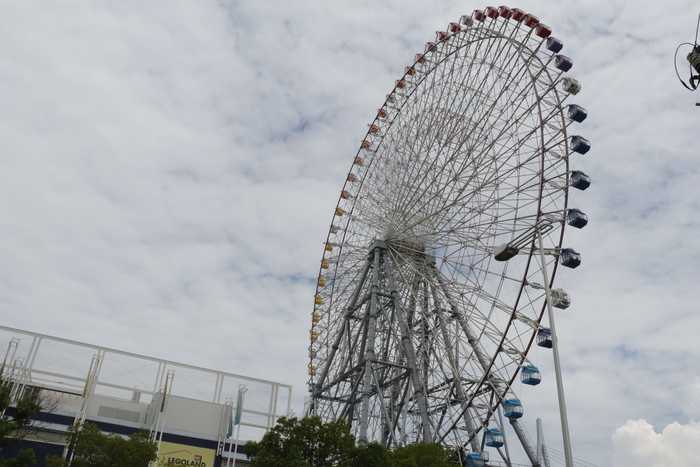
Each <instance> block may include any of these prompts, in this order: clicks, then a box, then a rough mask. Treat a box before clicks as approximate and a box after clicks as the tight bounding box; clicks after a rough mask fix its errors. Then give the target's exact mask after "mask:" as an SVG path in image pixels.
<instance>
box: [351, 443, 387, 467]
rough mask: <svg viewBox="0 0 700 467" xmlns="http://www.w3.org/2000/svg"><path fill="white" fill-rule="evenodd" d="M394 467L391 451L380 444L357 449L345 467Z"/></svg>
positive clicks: (371, 444)
mask: <svg viewBox="0 0 700 467" xmlns="http://www.w3.org/2000/svg"><path fill="white" fill-rule="evenodd" d="M345 466H347V467H393V464H392V463H391V451H389V450H388V449H387V448H385V447H384V446H382V445H381V444H378V443H370V444H368V445H367V446H364V447H363V446H358V447H356V448H355V449H354V450H353V451H352V454H351V458H350V459H349V460H348V461H347V462H346V463H345V464H343V467H345Z"/></svg>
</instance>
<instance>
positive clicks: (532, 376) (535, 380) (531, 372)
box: [520, 363, 542, 386]
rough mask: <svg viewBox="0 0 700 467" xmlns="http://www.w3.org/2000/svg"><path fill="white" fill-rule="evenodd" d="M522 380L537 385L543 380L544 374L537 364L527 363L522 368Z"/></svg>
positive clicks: (524, 382)
mask: <svg viewBox="0 0 700 467" xmlns="http://www.w3.org/2000/svg"><path fill="white" fill-rule="evenodd" d="M520 381H521V382H522V383H523V384H529V385H530V386H537V385H538V384H540V382H541V381H542V374H541V373H540V370H539V369H538V368H537V367H536V366H535V365H533V364H532V363H527V364H525V365H523V366H522V367H521V368H520Z"/></svg>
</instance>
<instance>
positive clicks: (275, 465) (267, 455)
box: [246, 417, 355, 467]
mask: <svg viewBox="0 0 700 467" xmlns="http://www.w3.org/2000/svg"><path fill="white" fill-rule="evenodd" d="M354 449H355V440H354V438H353V436H352V435H351V434H350V428H349V427H348V425H347V424H346V423H345V422H344V421H336V422H330V423H323V422H322V421H321V419H320V418H318V417H305V418H302V419H298V418H280V419H279V421H278V422H277V424H276V425H275V426H274V428H272V429H271V430H270V431H268V432H267V433H266V434H265V436H263V439H262V440H261V441H260V442H259V443H248V444H247V445H246V450H247V452H249V453H251V454H253V455H254V459H253V463H252V465H253V466H255V467H279V466H282V465H284V466H286V467H331V466H336V465H340V464H341V463H345V462H347V461H348V460H349V459H351V457H352V454H353V451H354Z"/></svg>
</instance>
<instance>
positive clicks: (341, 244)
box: [316, 31, 569, 438]
mask: <svg viewBox="0 0 700 467" xmlns="http://www.w3.org/2000/svg"><path fill="white" fill-rule="evenodd" d="M462 32H465V31H462ZM495 38H498V39H502V37H498V36H496V35H494V36H491V37H487V38H480V39H478V40H480V41H486V40H491V39H495ZM462 47H464V45H462ZM460 48H461V47H460ZM457 50H459V48H456V49H455V51H453V52H452V53H450V54H447V55H445V56H444V57H442V58H441V60H440V62H438V64H436V65H435V66H434V67H433V69H432V70H431V72H429V73H425V74H424V76H423V78H422V80H421V81H420V82H418V83H416V84H415V85H414V86H413V87H412V89H411V92H410V94H408V95H407V96H405V98H404V100H403V102H402V106H401V108H400V109H399V110H398V111H397V112H396V113H395V114H394V115H393V116H392V118H391V121H389V122H386V121H385V122H383V123H384V125H385V126H386V128H387V129H390V128H391V127H392V125H393V124H394V122H395V120H396V119H397V118H398V117H399V115H400V114H401V111H402V110H403V107H404V106H406V105H407V103H408V102H409V99H410V96H411V95H412V94H413V93H415V92H416V91H417V90H418V89H419V87H420V85H421V84H422V83H423V81H425V80H426V79H427V77H428V76H429V75H430V74H431V73H432V72H433V71H434V70H435V69H437V67H438V66H439V64H441V63H443V62H445V61H446V60H448V58H449V57H450V55H452V54H454V53H456V52H457ZM423 55H425V54H423ZM533 55H534V53H533ZM417 64H418V59H416V61H414V62H413V65H411V66H410V67H415V66H416V65H417ZM410 67H409V68H410ZM543 68H544V69H545V70H546V72H547V73H549V70H548V69H547V68H546V67H543ZM407 76H408V75H407V72H406V73H404V75H403V76H402V78H401V80H403V79H406V77H407ZM557 80H558V78H557V79H555V80H551V82H552V84H556V83H557ZM397 89H398V88H397V85H395V86H394V88H393V89H392V91H391V93H390V94H389V95H388V97H387V100H385V101H384V104H383V105H382V108H386V107H387V104H388V103H389V96H393V95H394V94H395V93H396V92H397ZM554 91H555V95H556V99H557V106H556V107H557V112H558V114H559V116H561V118H562V120H564V118H565V117H564V111H563V108H562V101H561V100H560V99H559V96H558V91H557V90H556V89H555V90H554ZM537 107H538V111H539V114H540V115H539V121H540V122H541V123H542V122H543V115H542V109H541V98H539V99H538V100H537ZM378 123H382V120H381V119H380V117H379V115H377V116H375V118H374V120H373V121H372V123H371V124H370V128H371V125H374V124H378ZM542 125H543V123H542ZM542 125H540V127H539V131H540V140H541V142H542V146H541V150H540V151H539V154H538V160H539V163H540V171H539V176H540V182H539V189H538V201H537V203H538V204H537V218H536V221H539V220H540V219H541V218H542V216H543V215H544V213H543V212H542V192H543V187H544V177H545V172H544V162H545V160H544V153H545V152H546V150H545V147H544V134H543V127H542ZM562 130H563V134H564V135H565V138H564V140H565V143H564V144H566V145H567V151H568V142H567V141H566V140H567V137H566V134H567V133H566V127H565V125H564V126H563V127H562ZM370 137H372V135H371V134H370V130H368V131H367V132H366V133H365V137H364V138H363V142H364V141H366V140H367V139H368V138H370ZM382 144H384V136H383V137H382V138H381V139H380V140H379V143H378V144H377V145H376V148H375V149H374V152H375V154H376V153H377V152H378V151H379V149H380V148H381V146H382ZM362 150H363V147H362V145H360V148H358V150H357V152H356V154H355V158H358V157H360V155H361V153H362ZM374 162H375V160H374V158H373V159H372V160H370V163H369V166H368V167H367V169H366V171H365V173H364V174H363V177H362V178H361V179H360V184H359V185H358V186H357V190H356V192H357V193H359V192H361V190H362V187H363V184H364V182H365V178H366V177H367V175H368V174H369V173H370V171H371V169H372V166H373V164H374ZM564 162H565V172H564V173H566V174H568V172H569V161H568V158H565V159H564ZM353 168H354V164H353V165H351V168H350V170H349V171H348V177H346V180H345V182H344V184H343V187H342V190H341V196H340V197H339V198H338V202H337V203H336V209H340V206H341V203H342V201H343V198H342V193H343V192H344V191H345V190H346V188H348V186H349V184H350V183H351V182H350V181H349V178H350V175H351V174H353ZM562 191H563V193H564V202H563V210H564V211H566V209H567V208H568V186H567V187H565V188H564V189H563V190H562ZM355 207H356V201H353V203H352V207H351V209H350V210H349V211H347V214H348V215H349V216H352V215H353V214H354V209H355ZM335 219H336V216H335V215H334V216H333V218H332V221H331V226H330V228H329V231H328V234H327V237H326V243H327V244H328V243H329V242H330V241H331V234H332V229H333V227H334V221H335ZM349 223H350V221H348V224H349ZM564 232H565V223H562V225H561V226H560V230H559V235H558V239H557V242H556V244H557V247H558V248H561V246H562V244H563V237H564ZM346 235H347V231H345V232H344V233H343V236H342V238H341V240H340V242H339V245H338V256H340V255H342V253H343V248H344V245H345V242H346ZM533 255H534V251H532V249H531V250H530V252H529V254H528V259H527V265H526V267H525V268H524V270H523V273H522V278H521V280H520V288H519V292H518V297H517V299H516V301H515V302H514V303H513V306H512V310H511V317H510V320H509V321H508V324H507V325H506V328H505V329H503V333H502V335H501V341H500V345H499V347H501V346H502V344H503V342H504V341H505V339H506V337H507V330H508V328H509V327H510V326H511V324H512V323H513V321H514V320H515V314H516V311H517V305H518V303H519V301H520V297H521V295H522V293H523V290H524V288H525V287H526V280H527V277H528V272H529V271H530V264H531V261H532V258H533ZM325 257H326V254H325V251H324V255H323V258H325ZM543 267H545V268H546V267H547V265H546V264H545V265H544V266H543ZM557 269H558V262H556V261H554V262H553V265H552V270H551V278H550V280H549V282H550V285H553V284H554V280H555V277H556V273H557ZM337 273H338V270H337V265H336V267H335V268H334V270H333V275H334V276H333V278H335V274H337ZM322 276H323V268H322V267H319V272H318V278H319V280H318V281H317V287H316V293H317V294H318V293H319V290H320V289H321V287H320V286H319V281H320V278H321V277H322ZM333 286H335V284H334V285H333ZM330 295H331V297H333V296H334V292H331V294H330ZM331 305H332V303H331V304H329V307H330V306H331ZM544 310H545V304H544V303H543V304H542V306H541V309H540V311H539V313H538V317H537V325H538V327H539V324H540V322H541V320H542V317H543V313H544ZM535 335H536V329H533V331H532V332H531V333H530V336H529V339H528V341H527V344H526V346H525V348H524V349H523V352H522V357H521V359H520V363H521V364H522V362H524V361H525V360H526V359H527V354H528V353H529V350H530V348H531V347H532V343H533V341H534V339H535ZM501 352H503V350H499V351H497V352H495V353H494V354H493V355H492V356H491V358H490V361H489V368H488V369H485V371H484V376H483V378H482V381H481V382H480V384H479V388H481V387H482V386H483V385H484V384H485V383H486V379H487V376H488V374H489V372H490V370H491V367H492V366H493V365H494V364H495V361H496V359H497V358H498V356H499V354H500V353H501ZM517 374H518V371H517V370H516V371H514V372H512V374H511V377H510V379H509V381H508V382H507V385H506V386H505V388H504V389H503V391H502V394H500V395H499V399H500V398H501V397H503V396H505V395H506V394H507V393H508V391H509V390H510V387H511V386H512V384H513V382H514V380H515V378H516V377H517ZM471 400H473V397H472V399H471ZM498 404H500V400H499V401H496V402H495V404H494V407H496V406H497V405H498ZM492 410H493V408H492ZM445 436H446V435H445ZM443 438H444V437H443Z"/></svg>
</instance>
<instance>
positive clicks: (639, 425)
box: [613, 420, 700, 467]
mask: <svg viewBox="0 0 700 467" xmlns="http://www.w3.org/2000/svg"><path fill="white" fill-rule="evenodd" d="M613 444H614V459H615V463H614V465H615V467H638V466H641V465H644V466H647V467H697V466H698V465H700V456H699V455H698V446H699V445H700V423H698V422H690V423H688V424H686V425H682V424H680V423H675V422H674V423H671V424H669V425H667V426H666V427H665V428H664V429H663V430H662V431H661V432H660V433H657V432H656V431H655V430H654V427H653V426H652V425H651V424H650V423H649V422H647V421H646V420H628V421H627V422H626V423H625V424H624V425H622V426H621V427H619V428H618V429H617V430H615V434H614V435H613Z"/></svg>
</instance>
